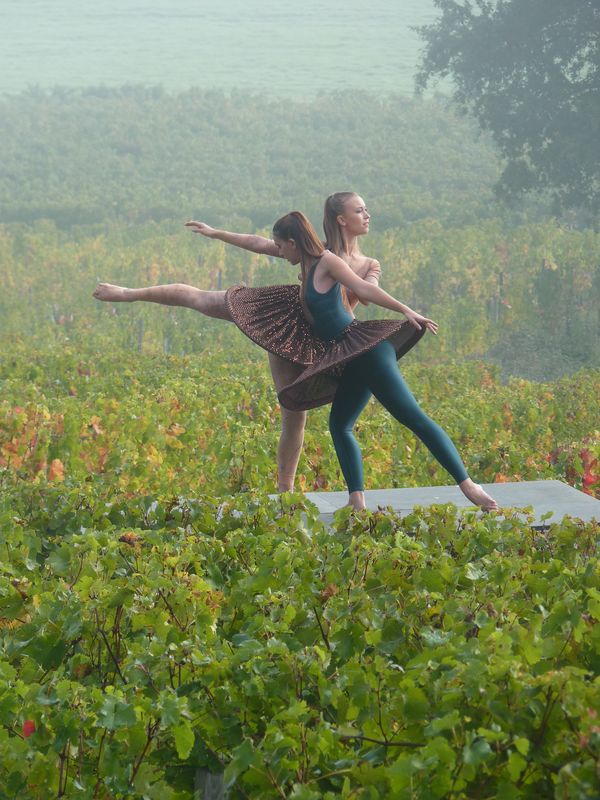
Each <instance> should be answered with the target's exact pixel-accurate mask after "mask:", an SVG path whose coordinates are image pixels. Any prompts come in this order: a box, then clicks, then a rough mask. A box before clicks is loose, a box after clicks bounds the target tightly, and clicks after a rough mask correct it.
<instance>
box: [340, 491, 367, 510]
mask: <svg viewBox="0 0 600 800" xmlns="http://www.w3.org/2000/svg"><path fill="white" fill-rule="evenodd" d="M345 507H346V508H348V507H349V508H352V509H353V510H354V511H364V509H365V508H366V507H367V504H366V502H365V493H364V492H350V494H349V495H348V502H347V503H346V506H345Z"/></svg>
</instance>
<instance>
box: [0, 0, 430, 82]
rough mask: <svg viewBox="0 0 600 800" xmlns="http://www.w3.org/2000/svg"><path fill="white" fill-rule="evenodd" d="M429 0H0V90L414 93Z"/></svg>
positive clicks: (427, 17)
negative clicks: (420, 30)
mask: <svg viewBox="0 0 600 800" xmlns="http://www.w3.org/2000/svg"><path fill="white" fill-rule="evenodd" d="M436 13H437V12H436V11H435V9H434V7H433V0H370V2H369V3H368V4H367V3H365V0H343V2H337V1H336V2H330V3H327V4H326V5H325V10H323V3H322V1H321V0H302V1H301V2H294V0H292V1H291V2H282V0H28V1H27V2H23V0H0V91H4V92H6V91H9V92H14V91H20V90H21V89H23V88H26V87H27V86H31V85H39V86H42V87H49V86H54V85H64V86H89V85H107V86H114V85H120V84H123V83H141V84H145V85H157V84H162V85H163V86H165V87H167V88H171V89H185V88H188V87H190V86H201V87H205V88H211V87H220V88H229V87H233V86H238V87H240V88H245V89H254V90H257V91H260V92H264V91H267V92H272V93H274V94H294V95H302V96H310V95H313V94H314V93H316V92H317V91H318V90H319V89H338V88H339V89H343V88H362V89H368V90H372V91H383V92H389V91H400V92H404V93H411V92H412V88H413V74H414V69H415V64H416V61H417V56H418V49H419V46H420V41H419V38H418V36H417V34H416V33H415V32H414V31H411V30H410V27H411V26H414V25H421V24H425V23H427V22H429V21H431V19H433V18H434V16H435V14H436Z"/></svg>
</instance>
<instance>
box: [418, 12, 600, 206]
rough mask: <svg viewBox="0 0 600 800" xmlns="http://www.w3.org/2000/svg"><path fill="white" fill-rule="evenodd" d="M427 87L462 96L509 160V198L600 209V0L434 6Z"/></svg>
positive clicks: (428, 29) (424, 72)
mask: <svg viewBox="0 0 600 800" xmlns="http://www.w3.org/2000/svg"><path fill="white" fill-rule="evenodd" d="M434 2H435V4H436V6H438V7H439V9H440V10H441V14H440V16H439V17H438V19H437V21H436V22H434V23H433V24H431V25H427V26H424V27H422V28H420V29H419V32H420V34H421V36H422V37H423V39H424V42H425V48H424V52H423V57H422V61H421V65H420V68H419V71H418V74H417V87H418V88H419V89H423V88H425V87H426V86H427V85H429V84H431V83H432V82H434V81H435V80H437V79H439V78H444V77H450V78H451V81H452V95H453V98H454V100H455V101H457V103H458V104H459V106H460V107H461V108H462V109H463V110H464V111H467V112H469V113H472V114H473V115H474V116H475V117H476V118H477V119H478V121H479V123H480V125H481V126H482V127H483V128H484V129H486V130H488V131H490V133H491V134H492V136H493V138H494V140H495V141H496V143H497V144H498V146H499V148H500V151H501V153H502V155H503V156H504V158H505V169H504V171H503V174H502V176H501V178H500V181H499V183H498V186H497V189H498V192H499V194H500V195H502V196H504V197H505V198H507V199H511V198H515V197H517V196H519V195H522V194H524V193H525V192H528V191H531V190H534V191H536V190H538V191H541V192H549V193H550V195H551V196H552V197H553V199H554V201H555V203H556V207H557V209H565V208H586V209H588V210H589V211H591V212H592V213H593V214H596V213H598V211H599V209H600V202H599V201H600V160H599V151H600V145H599V143H600V64H599V49H600V48H599V44H598V43H599V34H600V0H434Z"/></svg>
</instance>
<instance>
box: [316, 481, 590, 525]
mask: <svg viewBox="0 0 600 800" xmlns="http://www.w3.org/2000/svg"><path fill="white" fill-rule="evenodd" d="M481 485H482V486H483V487H484V489H485V490H486V492H488V494H491V495H492V497H494V498H495V500H496V501H497V503H498V505H499V506H500V512H502V508H511V509H515V508H516V509H520V508H525V507H531V508H532V509H533V516H534V521H533V522H532V523H531V525H532V527H533V528H547V527H549V526H550V525H551V524H552V523H555V522H560V521H561V520H562V518H563V517H564V516H569V517H575V518H577V519H581V520H583V521H584V522H591V521H592V520H596V521H600V500H596V499H594V498H593V497H590V495H587V494H585V493H584V492H580V491H579V490H578V489H574V488H573V487H572V486H569V485H567V484H566V483H563V482H562V481H522V482H519V483H483V484H481ZM305 497H306V498H307V499H308V500H310V501H311V502H312V503H314V504H315V505H316V506H317V508H318V509H319V513H320V515H321V519H322V520H323V521H324V522H326V523H328V522H331V521H332V519H333V514H334V512H335V511H337V509H339V508H341V507H342V506H344V505H345V504H346V503H347V500H348V495H347V493H346V492H306V493H305ZM365 499H366V501H367V508H368V509H369V510H371V511H376V510H377V509H378V508H388V507H391V508H392V509H393V510H394V511H396V512H398V513H400V514H401V515H405V514H408V513H410V512H411V511H412V510H413V509H414V508H415V506H431V505H434V504H438V503H453V504H454V505H455V506H456V507H457V508H459V509H460V508H473V506H472V505H471V504H470V503H469V501H468V500H467V498H466V497H465V496H464V495H463V494H462V492H461V491H460V489H458V487H456V486H429V487H418V488H415V489H367V490H366V491H365ZM546 514H550V516H549V517H548V518H547V519H545V520H543V519H542V517H544V516H545V515H546Z"/></svg>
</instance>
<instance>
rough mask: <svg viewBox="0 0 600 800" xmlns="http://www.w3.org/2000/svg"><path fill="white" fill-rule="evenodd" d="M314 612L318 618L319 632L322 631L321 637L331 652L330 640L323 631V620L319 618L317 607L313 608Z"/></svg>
mask: <svg viewBox="0 0 600 800" xmlns="http://www.w3.org/2000/svg"><path fill="white" fill-rule="evenodd" d="M313 611H314V612H315V617H316V618H317V623H318V624H319V630H320V631H321V636H322V638H323V641H324V642H325V644H326V646H327V649H328V650H329V651H331V645H330V644H329V639H328V638H327V634H326V633H325V631H324V630H323V626H322V624H321V618H320V617H319V612H318V611H317V607H316V606H313Z"/></svg>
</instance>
